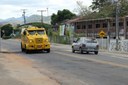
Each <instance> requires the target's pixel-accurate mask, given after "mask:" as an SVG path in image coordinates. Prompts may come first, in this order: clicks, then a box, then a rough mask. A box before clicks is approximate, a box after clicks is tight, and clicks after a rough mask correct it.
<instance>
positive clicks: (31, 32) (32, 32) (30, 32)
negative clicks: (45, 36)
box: [28, 30, 36, 35]
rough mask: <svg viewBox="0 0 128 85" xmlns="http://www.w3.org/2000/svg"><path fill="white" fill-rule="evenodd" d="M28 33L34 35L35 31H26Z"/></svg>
mask: <svg viewBox="0 0 128 85" xmlns="http://www.w3.org/2000/svg"><path fill="white" fill-rule="evenodd" d="M28 33H29V34H30V35H34V34H35V33H36V31H35V30H28Z"/></svg>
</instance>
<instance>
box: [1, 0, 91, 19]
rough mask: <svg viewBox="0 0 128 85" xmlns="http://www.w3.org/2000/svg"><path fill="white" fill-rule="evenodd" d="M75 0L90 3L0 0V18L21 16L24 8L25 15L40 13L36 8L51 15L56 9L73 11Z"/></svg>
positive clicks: (87, 4)
mask: <svg viewBox="0 0 128 85" xmlns="http://www.w3.org/2000/svg"><path fill="white" fill-rule="evenodd" d="M76 1H83V4H84V5H86V6H89V5H91V2H92V0H0V10H1V12H0V19H7V18H11V17H21V16H22V9H27V10H26V16H30V15H33V14H38V15H39V14H40V12H37V10H46V9H47V8H48V13H47V12H44V13H43V15H44V16H47V15H52V13H55V14H56V13H57V11H58V10H63V9H69V10H70V11H71V12H73V11H74V9H75V8H76V6H77V4H76Z"/></svg>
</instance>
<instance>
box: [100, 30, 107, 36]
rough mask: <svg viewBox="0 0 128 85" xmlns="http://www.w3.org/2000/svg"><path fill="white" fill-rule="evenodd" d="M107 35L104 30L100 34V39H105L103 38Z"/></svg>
mask: <svg viewBox="0 0 128 85" xmlns="http://www.w3.org/2000/svg"><path fill="white" fill-rule="evenodd" d="M105 35H106V33H105V32H104V31H103V30H101V31H100V32H99V36H100V37H102V38H103V37H105Z"/></svg>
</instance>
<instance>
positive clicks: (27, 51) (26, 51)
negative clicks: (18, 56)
mask: <svg viewBox="0 0 128 85" xmlns="http://www.w3.org/2000/svg"><path fill="white" fill-rule="evenodd" d="M24 50H25V53H26V54H28V53H29V50H27V49H26V45H25V49H24Z"/></svg>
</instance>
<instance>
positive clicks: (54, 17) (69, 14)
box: [51, 9, 76, 25]
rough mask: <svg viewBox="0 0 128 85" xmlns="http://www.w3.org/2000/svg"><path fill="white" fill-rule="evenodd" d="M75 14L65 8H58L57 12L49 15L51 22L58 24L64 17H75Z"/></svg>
mask: <svg viewBox="0 0 128 85" xmlns="http://www.w3.org/2000/svg"><path fill="white" fill-rule="evenodd" d="M75 16H76V15H75V14H73V13H72V12H70V11H69V10H67V9H64V10H62V11H61V10H59V11H58V12H57V14H52V16H51V24H52V25H55V24H60V23H61V22H63V21H64V20H66V19H71V18H73V17H75Z"/></svg>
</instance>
